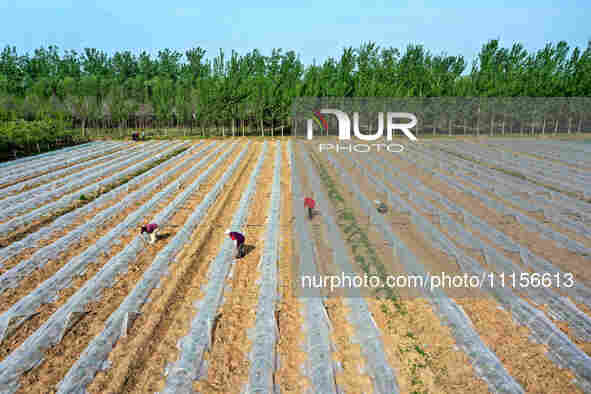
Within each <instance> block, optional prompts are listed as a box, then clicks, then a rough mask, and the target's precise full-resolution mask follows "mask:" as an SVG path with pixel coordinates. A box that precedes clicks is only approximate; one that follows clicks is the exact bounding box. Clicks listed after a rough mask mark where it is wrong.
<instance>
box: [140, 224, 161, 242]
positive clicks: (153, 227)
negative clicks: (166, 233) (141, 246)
mask: <svg viewBox="0 0 591 394" xmlns="http://www.w3.org/2000/svg"><path fill="white" fill-rule="evenodd" d="M140 234H141V235H144V234H148V235H149V236H150V244H153V243H154V242H155V241H156V236H157V235H158V225H157V224H156V223H149V224H144V225H143V226H142V227H141V228H140Z"/></svg>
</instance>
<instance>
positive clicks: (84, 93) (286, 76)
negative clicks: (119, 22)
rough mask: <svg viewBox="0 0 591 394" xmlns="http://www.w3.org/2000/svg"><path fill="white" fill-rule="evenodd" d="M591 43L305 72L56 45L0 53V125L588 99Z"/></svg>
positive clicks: (247, 118) (274, 62)
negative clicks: (371, 104) (303, 104)
mask: <svg viewBox="0 0 591 394" xmlns="http://www.w3.org/2000/svg"><path fill="white" fill-rule="evenodd" d="M590 93H591V41H589V42H588V44H587V48H584V49H581V48H578V47H575V48H570V47H569V45H568V44H567V43H566V42H564V41H560V42H558V43H557V44H554V43H549V44H547V45H546V46H545V47H544V48H542V49H540V50H537V51H533V52H528V51H527V50H526V49H525V48H524V46H523V45H522V44H520V43H515V44H513V45H512V46H511V47H502V46H501V45H500V44H499V41H498V40H490V41H488V42H487V43H485V44H484V45H483V46H482V48H481V50H480V52H479V53H478V55H477V57H476V59H475V61H473V62H472V64H471V65H469V64H468V63H467V61H466V59H465V58H464V57H463V56H461V55H448V54H445V53H442V54H433V53H431V52H430V51H428V50H427V49H425V48H424V47H423V46H421V45H408V46H407V47H406V48H405V49H404V50H402V51H401V50H399V49H396V48H392V47H390V48H381V47H379V46H377V45H376V44H375V43H372V42H369V43H364V44H362V45H360V46H359V47H358V48H352V47H349V48H344V49H343V52H342V54H341V55H340V57H338V58H332V57H329V58H327V59H326V60H325V61H324V62H322V63H321V64H312V65H308V66H305V65H304V64H303V63H302V62H301V61H300V59H299V56H298V55H297V54H296V53H295V52H294V51H283V50H281V49H274V50H272V52H271V54H270V55H268V56H265V55H263V54H261V52H260V51H258V50H253V51H251V52H248V53H246V54H242V55H241V54H238V53H237V52H235V51H232V52H231V53H230V54H229V55H227V54H226V53H224V51H222V50H220V52H219V53H218V54H217V55H216V56H215V57H213V58H212V59H209V58H206V51H205V50H203V49H202V48H199V47H197V48H193V49H189V50H187V51H185V52H184V53H182V52H179V51H176V50H170V49H164V50H160V51H158V54H157V55H156V56H151V55H150V54H148V53H146V52H142V53H140V54H139V55H135V54H132V53H131V52H129V51H122V52H116V53H114V54H113V55H108V54H107V53H105V52H103V51H101V50H97V49H93V48H86V49H85V50H84V51H83V52H82V53H78V52H76V51H74V50H66V51H65V52H63V53H61V52H60V50H59V48H57V47H56V46H49V47H47V48H44V47H42V48H39V49H36V50H34V51H33V53H32V54H19V53H18V51H17V49H16V48H15V47H10V46H7V47H5V48H4V49H3V50H2V51H1V53H0V121H3V122H14V121H17V120H28V121H41V120H46V119H51V120H52V121H59V122H63V124H65V125H67V126H69V127H72V128H74V127H75V128H80V129H81V130H82V135H85V131H86V130H87V129H89V128H91V129H102V130H105V129H110V130H116V129H120V130H125V129H128V128H141V129H162V130H169V129H181V130H183V133H185V134H192V135H195V134H203V135H206V136H209V135H212V134H216V135H217V134H219V135H244V134H258V135H266V134H268V133H269V132H273V133H274V134H276V133H279V132H281V133H284V132H286V133H288V132H290V131H291V130H290V129H291V126H292V124H293V122H292V120H293V119H292V117H291V109H292V104H293V103H294V99H296V98H299V97H397V98H411V97H413V98H414V97H416V98H430V97H589V96H590Z"/></svg>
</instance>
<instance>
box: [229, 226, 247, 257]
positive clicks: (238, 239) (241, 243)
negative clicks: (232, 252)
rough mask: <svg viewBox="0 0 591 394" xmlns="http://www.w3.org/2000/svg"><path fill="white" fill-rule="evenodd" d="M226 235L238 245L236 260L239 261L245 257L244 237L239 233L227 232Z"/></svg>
mask: <svg viewBox="0 0 591 394" xmlns="http://www.w3.org/2000/svg"><path fill="white" fill-rule="evenodd" d="M225 234H226V235H228V236H229V237H230V239H231V240H232V241H234V242H235V245H236V258H237V259H239V258H241V257H243V256H244V235H242V234H240V233H239V232H237V231H230V230H226V233H225Z"/></svg>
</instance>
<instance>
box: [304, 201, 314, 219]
mask: <svg viewBox="0 0 591 394" xmlns="http://www.w3.org/2000/svg"><path fill="white" fill-rule="evenodd" d="M315 206H316V201H314V200H313V199H311V198H310V197H306V198H304V207H306V208H308V216H309V217H310V219H312V217H313V214H314V207H315Z"/></svg>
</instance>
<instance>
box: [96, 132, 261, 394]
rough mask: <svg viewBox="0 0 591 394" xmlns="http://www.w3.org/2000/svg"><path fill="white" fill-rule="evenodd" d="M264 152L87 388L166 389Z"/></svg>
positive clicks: (246, 163)
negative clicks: (167, 374) (196, 304)
mask: <svg viewBox="0 0 591 394" xmlns="http://www.w3.org/2000/svg"><path fill="white" fill-rule="evenodd" d="M260 150H261V144H256V143H255V144H252V146H251V147H250V148H249V153H248V154H247V156H246V158H245V159H244V160H243V161H242V162H241V163H240V165H239V168H238V169H237V171H236V172H235V174H234V175H233V176H232V178H231V179H230V180H229V181H228V183H227V185H226V187H225V190H224V191H222V193H221V194H220V196H219V197H218V199H217V200H216V201H215V203H214V205H213V206H212V207H211V208H210V211H209V212H208V214H207V216H206V218H205V219H204V221H203V222H202V223H201V224H200V225H199V226H198V227H197V229H196V231H195V232H194V234H193V239H192V242H191V244H189V245H187V246H186V248H185V249H184V250H183V251H182V252H181V253H180V254H179V255H178V257H177V258H176V261H177V263H176V264H175V265H174V266H172V267H171V269H170V275H169V276H168V277H164V278H163V279H162V280H161V283H160V287H159V288H158V289H155V290H154V291H153V292H152V294H151V296H150V301H149V302H148V303H146V304H145V305H144V307H143V308H142V315H140V316H139V317H138V319H137V320H136V322H135V323H134V326H133V328H132V330H131V332H130V333H129V335H128V336H127V337H126V338H123V339H121V340H120V341H119V342H118V343H117V345H116V347H115V348H114V349H113V351H112V352H111V354H110V355H109V360H110V361H111V362H112V363H113V364H112V367H111V368H109V369H108V370H106V371H104V372H100V373H98V374H97V376H96V378H95V380H94V382H93V383H92V384H91V385H89V387H88V390H87V392H89V393H135V392H155V391H159V390H161V389H162V387H163V383H164V376H163V372H164V371H165V368H166V366H167V365H168V363H171V362H174V361H175V360H176V358H177V355H178V348H177V342H178V340H179V339H180V338H181V337H182V336H184V335H186V332H187V331H188V329H189V327H190V323H191V319H192V318H193V316H194V314H195V312H196V311H195V308H194V307H193V301H194V300H195V299H196V298H197V297H199V295H200V289H201V288H202V285H203V284H204V283H205V280H206V278H205V274H206V272H207V269H208V267H209V263H210V262H211V260H212V259H213V258H214V257H215V255H216V254H217V252H218V250H219V247H220V245H221V242H222V240H223V237H225V235H224V234H223V232H224V229H225V228H226V227H227V226H228V225H229V224H230V222H231V220H232V215H233V214H234V211H235V210H236V208H237V206H238V202H239V200H240V196H241V194H242V192H243V190H244V188H245V187H246V181H247V180H248V177H249V175H250V173H251V172H252V171H253V169H254V166H255V161H256V157H257V155H258V153H259V152H260ZM235 158H236V157H233V158H232V159H235ZM232 159H231V160H232ZM223 167H224V166H222V168H221V171H224V169H225V168H223ZM213 185H214V182H212V183H211V186H213Z"/></svg>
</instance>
